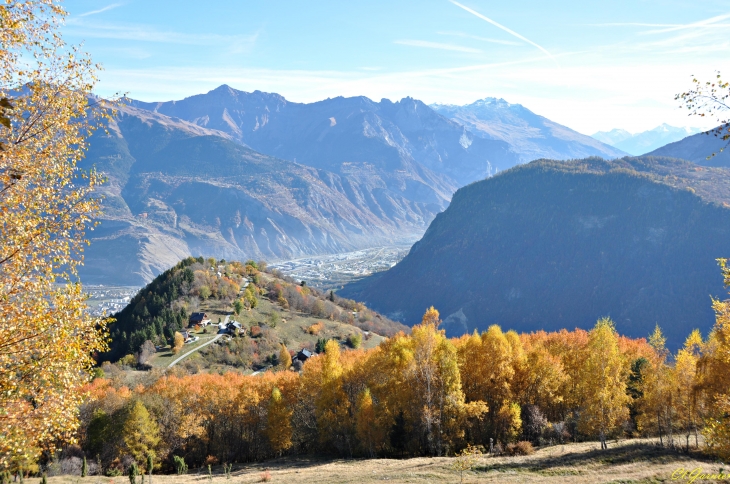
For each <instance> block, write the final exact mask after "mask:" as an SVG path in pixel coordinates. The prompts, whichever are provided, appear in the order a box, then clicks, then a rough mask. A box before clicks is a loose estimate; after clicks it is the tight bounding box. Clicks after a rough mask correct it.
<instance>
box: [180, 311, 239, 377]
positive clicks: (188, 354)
mask: <svg viewBox="0 0 730 484" xmlns="http://www.w3.org/2000/svg"><path fill="white" fill-rule="evenodd" d="M228 318H230V316H226V319H225V321H223V324H226V323H228ZM223 335H224V333H218V334H217V335H215V337H214V338H213V339H212V340H210V341H206V342H205V343H203V344H202V345H200V346H198V347H197V348H195V349H194V350H190V351H188V352H187V353H185V354H184V355H182V356H180V357H178V358H176V359H175V360H174V361H173V362H172V363H170V364H169V365H167V367H168V368H172V367H173V366H175V365H177V364H178V363H179V362H181V361H182V360H184V359H185V358H187V357H188V356H190V355H192V354H193V353H195V352H196V351H198V350H199V349H201V348H205V347H206V346H208V345H209V344H211V343H213V342H215V341H218V340H219V339H220V338H221V336H223Z"/></svg>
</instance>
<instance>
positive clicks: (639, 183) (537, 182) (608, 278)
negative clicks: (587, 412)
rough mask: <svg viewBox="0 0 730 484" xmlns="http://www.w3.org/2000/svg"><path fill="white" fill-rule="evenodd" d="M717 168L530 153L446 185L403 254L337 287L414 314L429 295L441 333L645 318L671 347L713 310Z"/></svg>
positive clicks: (724, 214) (719, 218)
mask: <svg viewBox="0 0 730 484" xmlns="http://www.w3.org/2000/svg"><path fill="white" fill-rule="evenodd" d="M729 203H730V173H728V172H727V171H726V170H724V169H713V168H703V167H698V166H697V165H694V164H692V163H689V162H685V161H680V160H674V159H667V158H653V157H642V158H623V159H619V160H614V161H610V162H609V161H605V160H601V159H598V158H592V159H586V160H579V161H574V162H556V161H547V160H538V161H535V162H532V163H529V164H527V165H522V166H519V167H516V168H513V169H512V170H509V171H507V172H504V173H501V174H499V175H498V176H495V177H492V178H490V179H487V180H484V181H481V182H477V183H473V184H471V185H469V186H467V187H464V188H462V189H460V190H459V191H457V193H456V194H455V195H454V197H453V199H452V202H451V204H450V206H449V208H448V209H447V210H446V211H445V212H443V213H441V214H439V215H438V216H437V217H436V219H435V220H434V221H433V222H432V223H431V225H430V227H429V228H428V230H427V231H426V234H425V235H424V236H423V238H422V239H421V240H420V241H419V242H418V243H416V244H415V245H414V246H413V248H412V249H411V252H410V253H409V255H408V256H407V257H406V258H405V259H403V260H402V261H401V262H400V263H398V264H397V265H396V266H395V267H393V268H392V269H390V270H388V271H386V272H384V273H380V274H377V275H375V276H371V277H370V278H367V279H364V280H361V281H359V282H356V283H353V284H351V285H349V286H346V287H345V288H344V289H343V290H342V291H340V293H341V294H342V295H343V296H345V297H352V298H356V299H358V300H363V301H366V302H367V304H368V305H369V306H370V307H372V308H374V309H376V310H378V311H380V312H383V313H385V314H388V315H389V316H390V317H394V318H398V319H400V320H401V321H404V322H406V323H407V324H414V323H416V322H417V321H418V319H419V318H420V316H421V315H422V314H423V311H424V310H425V308H427V307H428V306H430V305H434V306H436V308H438V309H439V310H440V311H441V312H442V316H443V317H444V319H445V327H446V328H447V331H448V332H449V333H451V334H460V333H463V332H467V331H472V330H474V329H475V328H477V329H480V330H483V329H486V328H487V327H488V326H489V325H491V324H500V325H502V326H503V327H505V328H510V329H516V330H518V331H536V330H540V329H544V330H556V329H560V328H564V327H567V328H573V327H576V326H577V327H582V328H590V327H592V326H593V324H594V323H595V321H596V320H597V319H598V318H600V317H602V316H610V317H611V318H612V319H613V320H614V321H615V322H616V327H617V330H618V331H619V333H621V334H625V335H628V336H632V337H641V336H647V335H648V334H649V333H650V331H651V330H652V329H653V328H654V325H655V324H657V323H659V324H660V325H661V327H662V328H663V330H664V331H665V334H666V335H667V337H668V341H669V343H670V345H671V346H672V347H673V348H676V347H677V346H679V345H680V344H681V343H682V341H683V339H684V338H685V337H686V336H687V334H688V333H689V332H690V331H691V330H692V329H693V328H695V327H699V328H700V329H701V330H702V331H703V332H706V331H708V330H709V328H710V327H711V325H712V323H713V313H712V310H711V308H710V295H713V296H720V295H722V294H723V293H724V290H723V286H722V277H721V275H720V272H719V270H718V267H717V264H716V262H715V259H716V258H718V257H727V256H728V255H730V205H729Z"/></svg>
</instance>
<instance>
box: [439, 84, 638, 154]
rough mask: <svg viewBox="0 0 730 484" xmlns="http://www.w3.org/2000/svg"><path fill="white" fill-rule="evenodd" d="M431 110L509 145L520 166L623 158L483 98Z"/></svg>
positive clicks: (613, 150)
mask: <svg viewBox="0 0 730 484" xmlns="http://www.w3.org/2000/svg"><path fill="white" fill-rule="evenodd" d="M431 107H432V108H433V109H434V110H435V111H436V112H437V113H439V114H442V115H443V116H446V117H447V118H450V119H453V120H454V121H456V122H458V123H460V124H462V125H464V126H466V127H467V128H468V129H469V130H470V131H472V132H473V133H475V134H476V135H478V136H481V137H484V138H487V139H497V140H502V141H505V142H507V143H509V145H510V146H511V147H512V150H513V151H515V152H516V153H518V155H519V157H520V160H521V161H523V162H525V161H532V160H535V159H538V158H550V159H555V160H568V159H575V158H585V157H587V156H600V157H602V158H609V159H610V158H617V157H620V156H624V155H626V153H624V152H623V151H621V150H619V149H616V148H613V147H612V146H608V145H606V144H604V143H601V142H600V141H597V140H595V139H593V138H591V137H590V136H586V135H583V134H580V133H578V132H576V131H573V130H572V129H570V128H567V127H565V126H562V125H560V124H558V123H556V122H554V121H550V120H549V119H547V118H545V117H543V116H539V115H537V114H535V113H533V112H532V111H530V110H529V109H527V108H525V107H524V106H522V105H520V104H510V103H508V102H507V101H505V100H504V99H496V98H484V99H480V100H479V101H476V102H474V103H472V104H467V105H464V106H455V105H451V104H432V105H431Z"/></svg>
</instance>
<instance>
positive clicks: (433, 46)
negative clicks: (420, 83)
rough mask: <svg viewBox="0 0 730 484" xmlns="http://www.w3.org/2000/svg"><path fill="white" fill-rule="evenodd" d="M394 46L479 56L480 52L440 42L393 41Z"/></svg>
mask: <svg viewBox="0 0 730 484" xmlns="http://www.w3.org/2000/svg"><path fill="white" fill-rule="evenodd" d="M393 43H394V44H400V45H410V46H411V47H425V48H427V49H439V50H453V51H456V52H469V53H471V54H480V53H481V52H482V51H481V50H479V49H474V48H472V47H464V46H462V45H455V44H442V43H440V42H429V41H427V40H395V41H393Z"/></svg>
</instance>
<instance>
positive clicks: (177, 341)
mask: <svg viewBox="0 0 730 484" xmlns="http://www.w3.org/2000/svg"><path fill="white" fill-rule="evenodd" d="M184 344H185V338H183V335H182V334H180V333H178V332H175V337H174V339H173V343H172V352H173V353H174V354H178V353H179V352H180V350H181V349H182V347H183V345H184Z"/></svg>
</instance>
